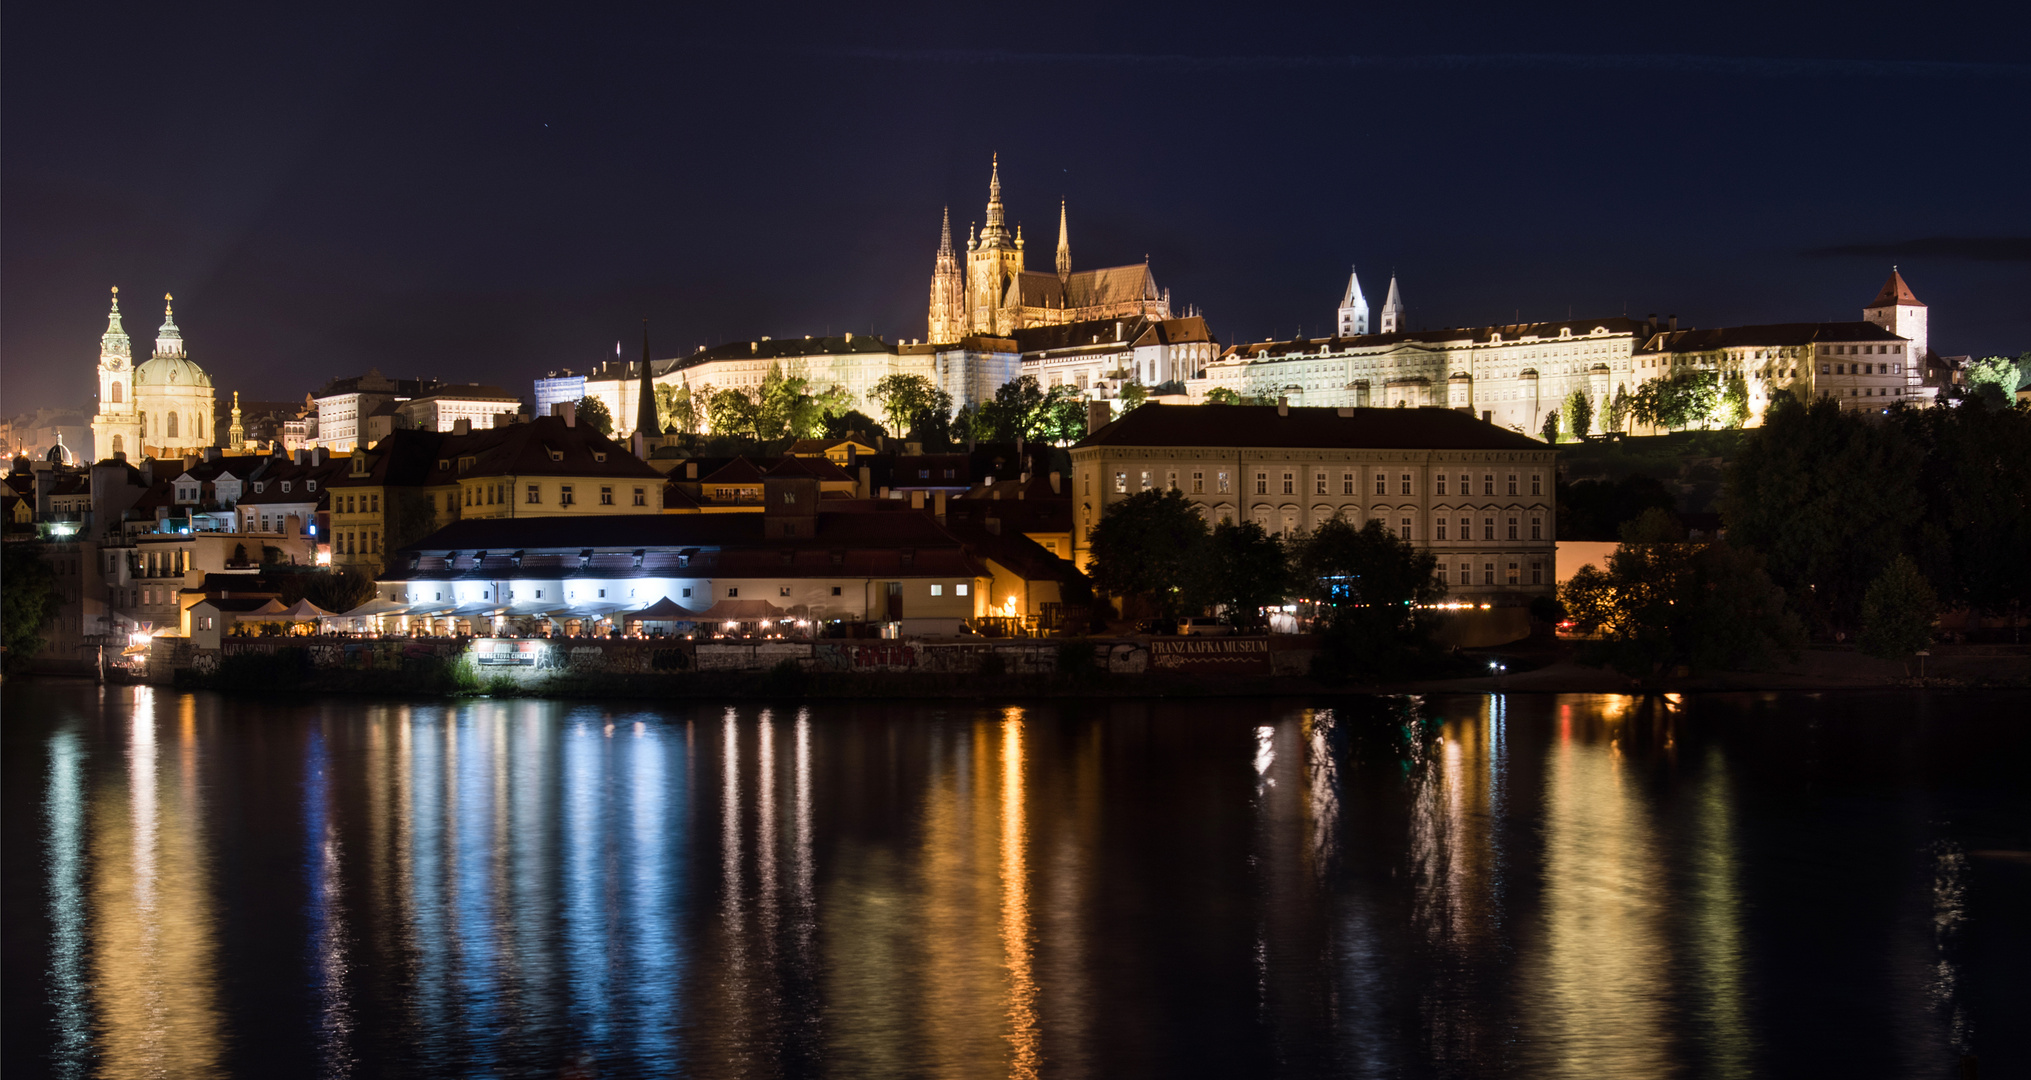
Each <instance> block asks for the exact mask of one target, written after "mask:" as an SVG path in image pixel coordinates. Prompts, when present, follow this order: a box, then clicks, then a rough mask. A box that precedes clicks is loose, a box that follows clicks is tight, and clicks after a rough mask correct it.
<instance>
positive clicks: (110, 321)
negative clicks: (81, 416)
mask: <svg viewBox="0 0 2031 1080" xmlns="http://www.w3.org/2000/svg"><path fill="white" fill-rule="evenodd" d="M98 374H99V412H98V415H96V416H94V417H92V460H94V461H106V460H109V459H111V458H112V457H113V455H115V454H131V455H133V456H134V457H135V458H137V459H138V458H139V457H140V456H141V419H140V417H139V415H138V414H137V413H136V412H135V406H134V345H133V343H132V342H131V341H129V340H128V338H127V331H126V329H125V328H124V327H122V326H121V325H120V287H119V286H118V285H115V286H113V310H112V313H111V314H109V315H107V316H106V332H105V334H104V335H102V336H101V337H100V338H99V372H98Z"/></svg>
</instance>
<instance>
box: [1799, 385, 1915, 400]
mask: <svg viewBox="0 0 2031 1080" xmlns="http://www.w3.org/2000/svg"><path fill="white" fill-rule="evenodd" d="M1819 396H1821V397H1840V396H1841V392H1840V391H1839V390H1821V391H1820V392H1819ZM1847 396H1849V397H1903V396H1904V388H1903V387H1901V386H1886V387H1883V388H1882V389H1880V390H1878V389H1877V388H1876V387H1873V386H1864V387H1860V388H1857V387H1852V386H1851V387H1848V394H1847Z"/></svg>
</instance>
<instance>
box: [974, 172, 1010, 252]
mask: <svg viewBox="0 0 2031 1080" xmlns="http://www.w3.org/2000/svg"><path fill="white" fill-rule="evenodd" d="M1008 243H1009V235H1008V225H1007V224H1006V223H1004V221H1003V219H1002V206H1001V155H1000V154H996V155H995V156H994V163H993V165H992V166H991V167H990V171H989V172H988V176H987V224H985V225H982V226H981V227H980V246H982V247H1006V246H1007V245H1008Z"/></svg>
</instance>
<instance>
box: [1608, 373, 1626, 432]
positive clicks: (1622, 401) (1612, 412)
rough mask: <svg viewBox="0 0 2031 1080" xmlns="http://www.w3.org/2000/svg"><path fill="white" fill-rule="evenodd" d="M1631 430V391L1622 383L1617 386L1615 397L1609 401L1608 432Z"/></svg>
mask: <svg viewBox="0 0 2031 1080" xmlns="http://www.w3.org/2000/svg"><path fill="white" fill-rule="evenodd" d="M1628 428H1629V390H1628V388H1627V387H1625V386H1623V385H1622V384H1621V383H1616V384H1615V396H1614V397H1612V398H1609V399H1608V418H1607V427H1606V428H1605V429H1603V430H1606V431H1627V430H1628Z"/></svg>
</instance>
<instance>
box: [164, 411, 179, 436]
mask: <svg viewBox="0 0 2031 1080" xmlns="http://www.w3.org/2000/svg"><path fill="white" fill-rule="evenodd" d="M163 437H164V438H168V439H174V438H176V414H175V413H170V414H169V430H168V431H166V432H164V433H163Z"/></svg>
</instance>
